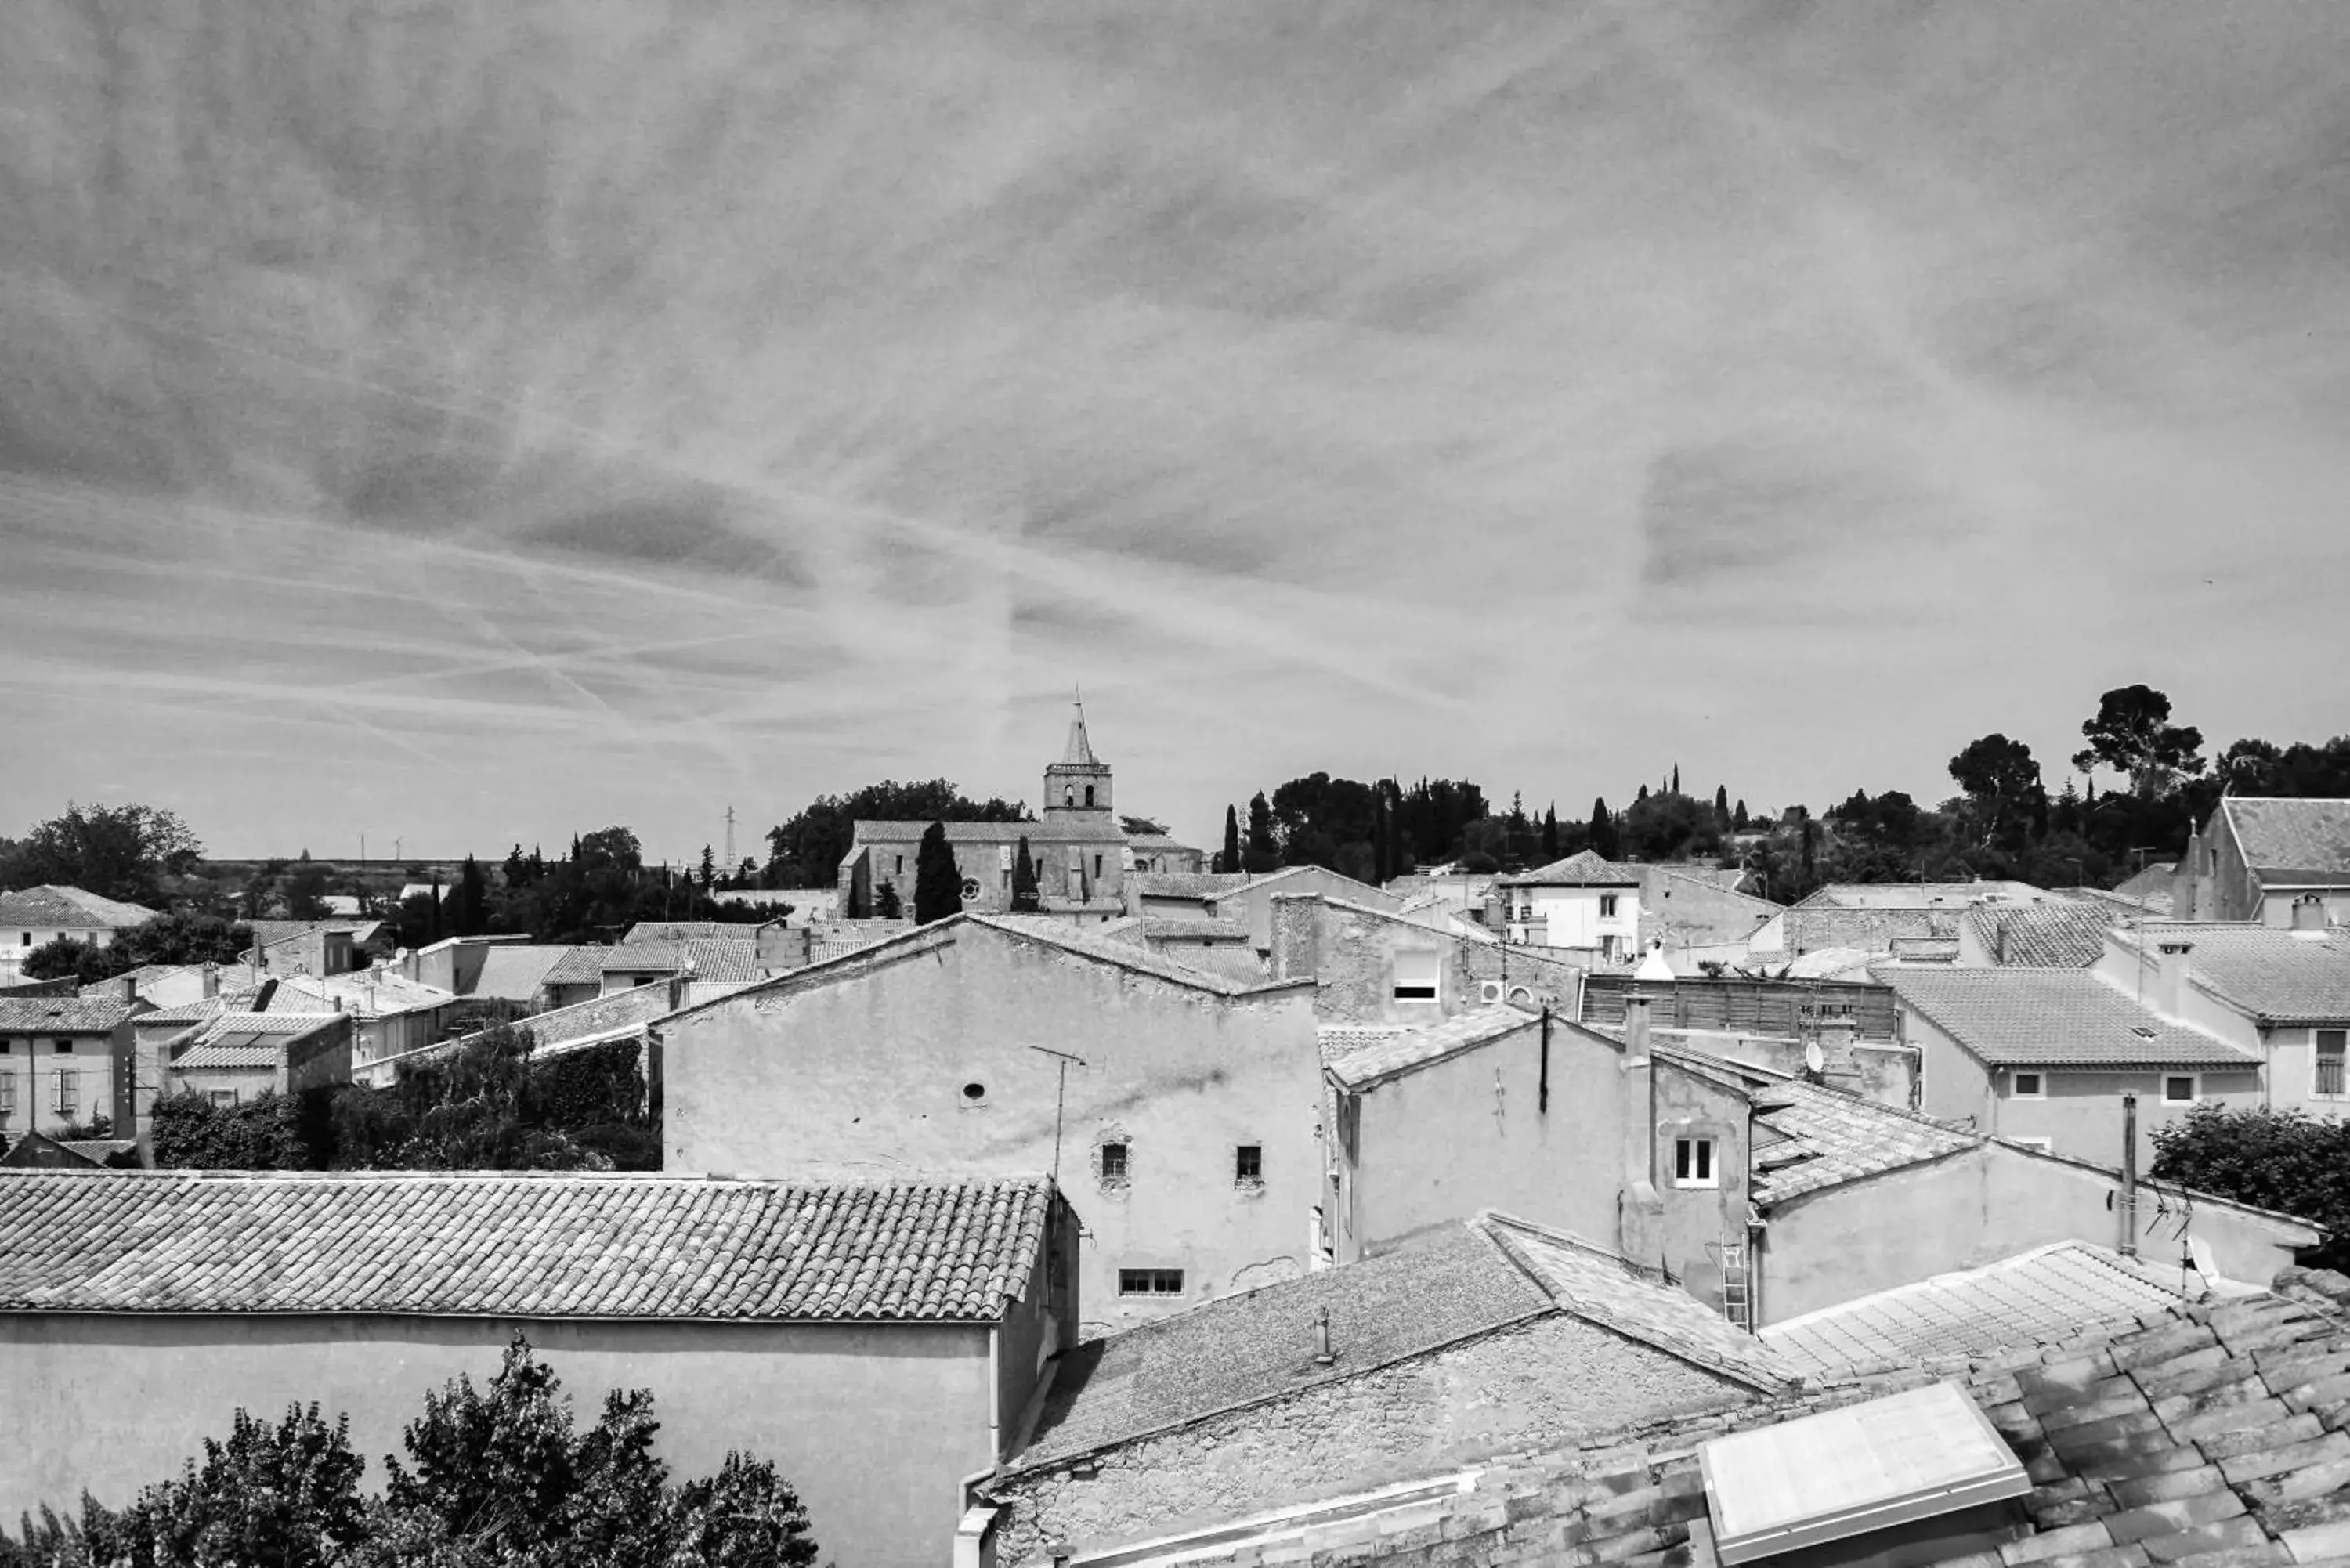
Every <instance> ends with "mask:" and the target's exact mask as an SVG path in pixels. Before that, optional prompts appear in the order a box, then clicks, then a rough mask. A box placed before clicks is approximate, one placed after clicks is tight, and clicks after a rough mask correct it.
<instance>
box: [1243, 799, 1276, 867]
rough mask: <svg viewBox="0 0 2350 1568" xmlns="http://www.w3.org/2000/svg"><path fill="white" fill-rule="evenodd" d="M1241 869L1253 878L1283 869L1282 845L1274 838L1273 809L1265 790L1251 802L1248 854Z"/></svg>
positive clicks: (1244, 857)
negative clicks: (1266, 798)
mask: <svg viewBox="0 0 2350 1568" xmlns="http://www.w3.org/2000/svg"><path fill="white" fill-rule="evenodd" d="M1241 869H1242V870H1243V871H1246V872H1249V873H1250V874H1252V875H1253V876H1262V875H1263V874H1264V873H1265V872H1267V871H1278V870H1280V869H1281V845H1280V843H1279V842H1278V841H1276V840H1275V839H1274V836H1273V807H1272V805H1270V804H1268V803H1267V802H1266V800H1265V798H1264V791H1263V790H1259V791H1257V792H1256V794H1254V795H1253V797H1251V799H1250V801H1249V826H1248V852H1247V854H1246V855H1245V856H1243V858H1242V861H1241Z"/></svg>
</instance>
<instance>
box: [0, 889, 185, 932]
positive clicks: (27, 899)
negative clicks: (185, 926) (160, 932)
mask: <svg viewBox="0 0 2350 1568" xmlns="http://www.w3.org/2000/svg"><path fill="white" fill-rule="evenodd" d="M156 914H157V911H156V910H153V909H148V908H147V907H145V906H144V905H141V904H125V903H121V902H119V901H118V900H116V899H113V898H99V896H98V895H97V894H95V893H85V892H83V891H82V890H81V889H80V888H58V887H51V886H43V887H39V888H18V889H16V891H15V892H13V893H0V926H11V927H16V926H24V927H36V926H55V927H56V928H57V929H59V930H61V931H62V930H100V929H103V930H122V929H127V928H129V927H131V926H143V925H145V924H146V923H147V922H148V921H150V920H151V919H154V918H155V916H156Z"/></svg>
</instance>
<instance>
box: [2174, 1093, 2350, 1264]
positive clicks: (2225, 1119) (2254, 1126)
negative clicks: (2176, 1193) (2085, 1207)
mask: <svg viewBox="0 0 2350 1568" xmlns="http://www.w3.org/2000/svg"><path fill="white" fill-rule="evenodd" d="M2151 1174H2152V1175H2153V1176H2154V1178H2155V1179H2157V1180H2158V1181H2175V1182H2178V1184H2179V1185H2180V1186H2182V1187H2189V1188H2192V1189H2195V1190H2196V1191H2199V1192H2209V1193H2211V1194H2213V1195H2214V1196H2216V1197H2220V1198H2231V1199H2235V1200H2236V1201H2237V1202H2239V1203H2250V1204H2252V1205H2254V1206H2256V1207H2258V1208H2262V1209H2277V1210H2283V1211H2284V1212H2285V1213H2287V1214H2293V1215H2297V1216H2299V1217H2300V1218H2302V1219H2304V1220H2313V1221H2314V1222H2315V1223H2317V1224H2319V1225H2321V1226H2324V1228H2325V1230H2326V1231H2327V1233H2328V1234H2329V1235H2331V1236H2332V1237H2333V1238H2334V1240H2332V1241H2328V1242H2327V1243H2326V1244H2325V1245H2324V1247H2323V1248H2320V1249H2318V1250H2317V1252H2316V1255H2315V1256H2314V1257H2311V1258H2304V1259H2303V1260H2302V1261H2303V1262H2308V1263H2314V1264H2317V1265H2320V1266H2323V1267H2325V1268H2333V1269H2339V1268H2342V1267H2344V1266H2345V1263H2350V1122H2345V1121H2343V1120H2341V1119H2339V1118H2336V1117H2332V1116H2328V1117H2325V1118H2324V1119H2320V1118H2318V1117H2315V1116H2311V1115H2309V1114H2308V1113H2307V1112H2306V1111H2303V1110H2298V1109H2295V1110H2282V1111H2281V1110H2272V1109H2265V1108H2262V1107H2260V1106H2251V1107H2248V1108H2246V1109H2242V1110H2229V1109H2225V1108H2223V1107H2221V1106H2218V1105H2214V1104H2209V1103H2207V1104H2204V1105H2200V1106H2196V1107H2195V1108H2194V1109H2193V1110H2190V1111H2189V1112H2188V1113H2187V1115H2186V1116H2182V1117H2180V1118H2179V1119H2178V1120H2177V1121H2174V1122H2172V1123H2170V1124H2169V1125H2168V1126H2166V1127H2157V1128H2155V1129H2154V1168H2153V1170H2152V1172H2151Z"/></svg>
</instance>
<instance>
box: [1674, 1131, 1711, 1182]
mask: <svg viewBox="0 0 2350 1568" xmlns="http://www.w3.org/2000/svg"><path fill="white" fill-rule="evenodd" d="M1673 1185H1674V1186H1675V1187H1713V1186H1717V1185H1719V1183H1718V1182H1716V1181H1715V1179H1714V1172H1713V1140H1712V1139H1711V1138H1710V1137H1677V1138H1675V1139H1673Z"/></svg>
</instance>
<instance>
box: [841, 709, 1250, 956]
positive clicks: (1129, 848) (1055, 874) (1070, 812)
mask: <svg viewBox="0 0 2350 1568" xmlns="http://www.w3.org/2000/svg"><path fill="white" fill-rule="evenodd" d="M930 826H931V825H930V824H929V823H927V822H859V823H858V824H857V826H856V833H855V836H854V837H853V838H852V839H851V840H850V842H849V848H848V854H847V856H846V857H844V858H843V859H842V861H841V863H840V895H841V907H842V908H843V909H847V910H850V911H855V912H858V913H864V914H870V913H871V912H872V911H873V909H874V901H875V899H876V898H878V897H879V894H880V889H881V888H883V887H884V886H894V887H895V888H897V889H898V898H899V907H900V908H902V909H904V910H906V911H907V912H908V913H909V914H910V913H911V912H912V911H913V908H914V865H915V857H916V855H917V854H918V852H919V851H920V848H921V843H922V835H923V833H924V832H926V831H927V830H928V829H929V827H930ZM946 830H947V843H948V844H949V845H950V846H952V847H953V849H954V857H955V869H956V870H957V871H958V872H959V873H961V874H962V907H963V908H964V909H966V910H968V911H970V912H971V913H972V914H1002V913H1003V912H1005V911H1008V910H1009V909H1011V908H1012V873H1013V867H1014V865H1015V864H1016V863H1017V861H1018V859H1019V856H1020V841H1021V840H1022V839H1023V838H1025V839H1026V840H1027V841H1028V857H1029V859H1030V860H1031V861H1032V862H1034V864H1035V867H1036V891H1037V895H1038V899H1037V901H1038V903H1039V905H1040V906H1041V907H1042V908H1043V909H1044V911H1045V913H1046V914H1051V915H1058V916H1061V917H1063V918H1064V919H1070V920H1074V921H1076V922H1078V923H1081V924H1087V925H1091V924H1095V923H1097V922H1105V921H1109V920H1114V919H1119V918H1120V917H1122V916H1123V915H1124V914H1125V912H1126V900H1125V898H1124V885H1125V879H1126V877H1127V876H1128V874H1130V873H1139V872H1159V871H1198V870H1201V869H1202V868H1203V867H1204V866H1205V863H1206V857H1205V856H1204V855H1203V854H1202V853H1201V851H1200V850H1198V849H1195V848H1193V847H1192V846H1190V845H1188V844H1180V843H1178V842H1176V841H1175V840H1174V839H1172V838H1170V837H1168V836H1165V835H1163V834H1134V833H1128V832H1127V831H1126V830H1125V829H1124V828H1123V827H1122V826H1119V823H1118V813H1117V811H1116V810H1115V802H1114V801H1113V799H1112V796H1111V793H1110V770H1109V764H1108V763H1106V762H1103V761H1102V760H1101V759H1100V758H1098V757H1097V756H1095V755H1094V748H1093V742H1092V741H1091V740H1090V739H1089V738H1088V737H1087V734H1086V711H1085V708H1084V706H1083V705H1082V704H1080V705H1079V706H1078V708H1077V710H1076V713H1075V714H1074V715H1073V716H1072V717H1071V718H1070V720H1069V740H1068V744H1067V745H1066V746H1065V747H1063V748H1062V752H1061V760H1060V761H1059V762H1057V763H1048V764H1047V765H1046V766H1045V795H1044V809H1043V812H1042V820H1040V821H1036V822H950V823H948V824H947V825H946Z"/></svg>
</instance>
